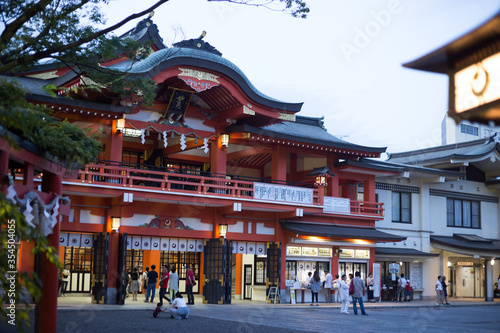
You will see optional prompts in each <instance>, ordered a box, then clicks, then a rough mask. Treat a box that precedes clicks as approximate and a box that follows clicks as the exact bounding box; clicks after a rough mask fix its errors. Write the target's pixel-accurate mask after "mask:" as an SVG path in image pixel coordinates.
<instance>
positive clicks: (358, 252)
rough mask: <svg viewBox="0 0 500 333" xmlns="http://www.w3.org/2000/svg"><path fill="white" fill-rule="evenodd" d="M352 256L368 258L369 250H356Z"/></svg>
mask: <svg viewBox="0 0 500 333" xmlns="http://www.w3.org/2000/svg"><path fill="white" fill-rule="evenodd" d="M354 256H355V257H356V258H359V259H370V250H356V251H355V252H354Z"/></svg>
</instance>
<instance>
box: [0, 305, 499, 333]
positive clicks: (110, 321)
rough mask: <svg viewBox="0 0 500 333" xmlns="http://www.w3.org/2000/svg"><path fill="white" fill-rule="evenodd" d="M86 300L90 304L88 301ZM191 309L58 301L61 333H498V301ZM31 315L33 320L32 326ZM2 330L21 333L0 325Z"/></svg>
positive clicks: (198, 306)
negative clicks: (181, 313)
mask: <svg viewBox="0 0 500 333" xmlns="http://www.w3.org/2000/svg"><path fill="white" fill-rule="evenodd" d="M87 300H88V301H89V302H87ZM196 300H197V301H198V302H197V304H196V305H194V306H190V316H189V319H187V320H174V319H171V318H170V314H169V313H167V312H165V313H161V315H160V317H159V318H156V319H155V318H153V317H152V312H153V309H154V304H152V303H144V302H142V301H138V302H132V301H127V304H125V305H122V306H119V305H97V304H90V298H89V297H83V296H79V297H71V296H70V297H65V298H59V307H58V317H57V327H58V332H67V333H79V332H132V331H144V330H148V331H151V332H167V331H169V332H171V331H174V332H278V333H279V332H291V333H293V332H334V331H335V332H348V331H349V332H351V331H358V332H380V331H384V332H471V331H474V332H499V331H500V302H499V301H498V300H496V301H495V302H484V300H480V299H451V300H450V303H451V305H448V306H436V305H435V303H434V302H433V301H412V302H382V303H369V304H366V312H367V313H368V314H369V316H367V317H365V316H361V315H358V316H354V315H353V314H352V307H350V308H349V312H350V314H349V315H344V314H340V304H320V305H319V306H310V305H309V304H304V305H302V304H295V305H291V304H277V305H273V304H265V303H263V302H255V301H254V302H250V301H234V302H233V304H230V305H211V304H201V302H200V301H201V299H200V298H199V297H198V298H197V299H196ZM33 317H34V316H31V320H32V322H33V320H34V319H33ZM2 325H3V326H0V331H1V332H17V329H16V328H14V327H12V326H10V327H9V326H6V325H5V324H2Z"/></svg>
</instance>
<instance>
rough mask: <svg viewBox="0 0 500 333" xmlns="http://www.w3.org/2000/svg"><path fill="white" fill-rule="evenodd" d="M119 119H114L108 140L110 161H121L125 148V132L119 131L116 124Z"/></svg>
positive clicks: (107, 147) (107, 155) (107, 149)
mask: <svg viewBox="0 0 500 333" xmlns="http://www.w3.org/2000/svg"><path fill="white" fill-rule="evenodd" d="M117 123H118V120H116V119H115V120H113V122H112V124H111V132H110V133H109V134H108V138H107V140H106V141H107V142H106V151H105V155H106V159H107V160H109V161H115V162H121V161H122V150H123V133H121V132H118V131H117V129H116V125H117Z"/></svg>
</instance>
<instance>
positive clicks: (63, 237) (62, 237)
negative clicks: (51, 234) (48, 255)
mask: <svg viewBox="0 0 500 333" xmlns="http://www.w3.org/2000/svg"><path fill="white" fill-rule="evenodd" d="M59 246H68V233H67V232H61V233H60V234H59Z"/></svg>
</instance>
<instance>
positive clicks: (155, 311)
mask: <svg viewBox="0 0 500 333" xmlns="http://www.w3.org/2000/svg"><path fill="white" fill-rule="evenodd" d="M161 311H162V308H161V303H157V304H156V309H155V310H154V311H153V317H154V318H158V317H159V316H160V312H161Z"/></svg>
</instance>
